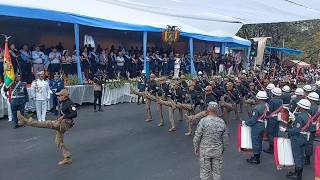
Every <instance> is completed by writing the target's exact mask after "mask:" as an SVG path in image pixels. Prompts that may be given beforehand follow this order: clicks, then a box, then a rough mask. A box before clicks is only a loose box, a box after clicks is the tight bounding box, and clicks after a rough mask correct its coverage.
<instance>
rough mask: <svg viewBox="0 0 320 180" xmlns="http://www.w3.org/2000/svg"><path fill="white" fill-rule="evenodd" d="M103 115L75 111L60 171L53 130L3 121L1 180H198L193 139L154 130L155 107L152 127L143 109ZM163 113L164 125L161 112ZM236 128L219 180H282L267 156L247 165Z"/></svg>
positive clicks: (180, 126) (126, 107)
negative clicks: (67, 157) (66, 161)
mask: <svg viewBox="0 0 320 180" xmlns="http://www.w3.org/2000/svg"><path fill="white" fill-rule="evenodd" d="M164 109H165V108H164ZM104 110H105V111H104V112H97V113H94V112H93V107H92V106H82V107H80V108H79V112H78V118H77V119H76V120H75V121H76V125H75V127H74V128H73V129H72V130H70V131H69V132H67V133H66V135H65V143H66V144H67V146H68V147H69V149H70V150H71V152H72V154H73V160H74V161H73V164H72V165H68V166H64V167H60V166H58V165H57V163H58V161H59V160H61V158H62V157H61V154H60V152H58V150H57V147H56V145H55V143H54V138H55V132H54V131H53V130H48V129H37V128H31V127H25V128H19V129H16V130H14V129H12V128H11V124H10V123H8V122H7V120H6V119H1V120H0V143H1V145H0V180H198V179H200V178H199V163H198V161H197V158H196V157H195V156H194V155H193V150H192V149H193V145H192V137H187V136H185V135H184V133H185V129H186V128H185V126H186V124H185V122H176V124H177V131H176V132H174V133H169V132H168V129H169V127H168V121H165V122H166V124H165V126H164V127H161V128H159V127H157V114H156V107H155V105H154V104H153V118H154V120H153V122H151V123H146V122H144V119H145V109H144V105H136V104H118V105H113V106H107V107H104ZM164 112H165V118H166V119H165V120H167V119H168V115H167V112H166V109H165V110H164ZM48 118H50V116H49V117H48ZM48 118H47V119H48ZM243 118H245V117H243ZM236 124H237V122H235V121H234V122H232V124H231V126H230V139H229V148H228V150H227V151H226V153H225V157H224V163H225V165H224V179H225V180H238V179H244V180H270V179H273V180H283V179H286V178H285V174H286V173H287V172H288V170H282V171H278V170H276V168H275V165H274V162H273V156H272V155H269V154H265V153H263V154H262V164H260V165H257V166H254V165H249V164H247V163H246V161H245V159H246V158H248V157H249V156H250V155H249V154H241V153H239V152H237V149H236V138H237V137H236V135H237V132H236ZM266 146H267V144H265V147H266ZM303 174H304V178H303V179H305V180H311V179H314V178H313V177H314V176H313V167H306V168H305V171H304V173H303Z"/></svg>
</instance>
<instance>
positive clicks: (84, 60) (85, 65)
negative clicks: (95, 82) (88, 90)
mask: <svg viewBox="0 0 320 180" xmlns="http://www.w3.org/2000/svg"><path fill="white" fill-rule="evenodd" d="M80 59H81V69H82V71H83V73H84V76H85V78H87V79H88V78H89V70H90V63H89V57H88V48H86V47H85V48H84V49H83V51H82V53H81V56H80Z"/></svg>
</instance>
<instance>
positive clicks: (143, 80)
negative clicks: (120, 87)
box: [137, 71, 146, 104]
mask: <svg viewBox="0 0 320 180" xmlns="http://www.w3.org/2000/svg"><path fill="white" fill-rule="evenodd" d="M137 87H138V91H139V92H145V90H146V77H145V72H144V71H142V74H141V77H140V78H139V80H138V85H137ZM140 98H141V103H144V98H143V96H140V95H138V101H137V104H139V103H140Z"/></svg>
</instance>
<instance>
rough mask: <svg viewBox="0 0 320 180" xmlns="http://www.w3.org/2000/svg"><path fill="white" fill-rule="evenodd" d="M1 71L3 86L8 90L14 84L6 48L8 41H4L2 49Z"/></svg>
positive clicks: (12, 71) (7, 48)
mask: <svg viewBox="0 0 320 180" xmlns="http://www.w3.org/2000/svg"><path fill="white" fill-rule="evenodd" d="M3 70H4V86H5V87H6V88H9V87H10V86H11V85H12V83H13V82H14V78H15V75H14V70H13V66H12V63H11V57H10V53H9V47H8V40H6V43H5V47H4V63H3Z"/></svg>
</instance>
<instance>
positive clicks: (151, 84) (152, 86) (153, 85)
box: [145, 74, 157, 122]
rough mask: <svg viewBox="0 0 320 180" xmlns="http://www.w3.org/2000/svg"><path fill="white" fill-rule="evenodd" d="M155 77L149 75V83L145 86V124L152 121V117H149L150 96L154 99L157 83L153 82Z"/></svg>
mask: <svg viewBox="0 0 320 180" xmlns="http://www.w3.org/2000/svg"><path fill="white" fill-rule="evenodd" d="M155 78H156V75H154V74H151V75H150V80H149V83H148V84H147V91H148V92H147V96H146V99H145V100H146V113H147V119H146V122H151V121H152V115H151V101H152V96H153V97H155V96H156V93H157V82H156V80H155Z"/></svg>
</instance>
